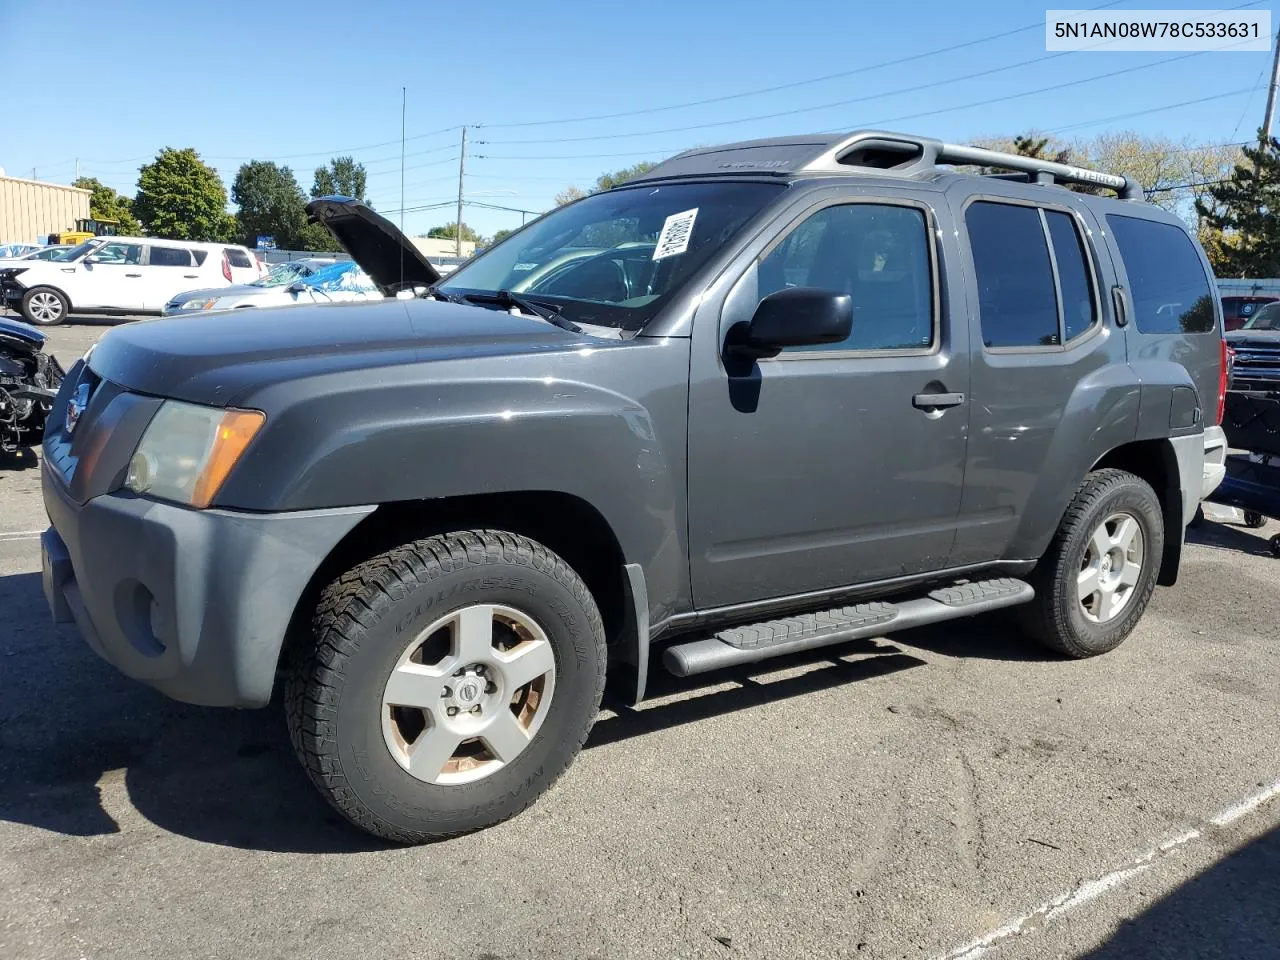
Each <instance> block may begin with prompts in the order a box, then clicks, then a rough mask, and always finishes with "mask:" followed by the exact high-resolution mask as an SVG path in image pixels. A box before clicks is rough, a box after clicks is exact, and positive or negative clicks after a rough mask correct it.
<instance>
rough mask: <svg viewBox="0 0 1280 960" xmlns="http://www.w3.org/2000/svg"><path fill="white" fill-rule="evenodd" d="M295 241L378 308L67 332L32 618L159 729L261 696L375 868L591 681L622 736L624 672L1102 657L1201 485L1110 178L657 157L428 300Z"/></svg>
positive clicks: (1152, 235) (393, 251)
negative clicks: (919, 648)
mask: <svg viewBox="0 0 1280 960" xmlns="http://www.w3.org/2000/svg"><path fill="white" fill-rule="evenodd" d="M969 166H972V167H974V168H978V169H995V170H999V171H1002V172H1000V173H996V174H994V175H979V174H976V173H966V172H961V171H960V170H957V169H956V168H957V167H960V168H964V167H969ZM1106 194H1116V195H1118V196H1108V195H1106ZM309 210H310V212H311V215H312V217H313V219H314V220H317V221H319V222H322V223H324V224H326V225H327V226H328V227H329V228H330V230H331V231H332V232H333V233H334V235H335V236H336V237H337V238H338V240H339V241H340V242H341V243H342V244H343V245H344V246H345V247H346V248H347V249H348V251H349V252H350V253H351V254H352V256H353V257H354V258H355V259H356V260H357V261H359V262H360V264H361V265H362V266H363V267H364V268H365V270H366V271H367V272H368V273H369V275H370V276H371V277H373V278H374V280H375V281H376V282H377V283H378V284H379V285H380V286H381V287H382V289H383V292H384V293H386V294H388V295H389V297H391V299H388V300H386V301H383V302H377V303H353V304H342V305H333V306H323V307H303V308H293V309H289V310H281V311H279V312H278V313H276V314H275V315H273V317H272V318H271V322H269V323H268V322H266V318H265V317H264V316H262V315H261V314H260V312H259V315H251V316H244V315H242V314H236V313H232V314H228V315H221V316H216V317H204V316H192V317H178V318H171V319H164V320H159V321H152V322H147V323H140V324H134V325H129V326H123V327H117V328H115V329H113V330H111V331H110V332H109V333H107V334H106V335H105V336H104V337H103V338H102V340H101V341H100V342H99V343H98V345H97V346H96V348H95V349H94V350H92V351H91V353H90V354H88V355H86V357H85V358H84V359H83V360H82V361H81V362H79V363H78V364H76V366H75V367H74V369H72V370H71V371H70V373H69V374H68V375H67V377H66V380H65V382H64V383H63V385H62V388H61V391H60V392H59V394H58V397H57V400H56V402H55V404H54V407H53V410H52V413H51V415H50V419H49V423H50V426H49V429H48V432H47V436H46V438H45V441H44V454H45V456H44V471H43V487H44V498H45V503H46V506H47V509H48V513H49V517H50V520H51V522H52V526H51V527H50V528H49V530H48V531H47V532H46V533H45V534H44V537H43V553H44V583H45V591H46V595H47V598H48V601H49V604H50V606H51V608H52V611H53V614H54V617H55V619H56V620H58V621H74V622H75V623H76V625H77V626H78V628H79V631H80V633H81V634H83V636H84V638H85V639H86V640H87V641H88V643H89V645H90V646H91V647H93V649H94V650H96V651H97V652H98V653H99V654H100V655H102V656H103V657H105V658H106V659H107V660H108V661H110V662H111V663H112V664H114V665H115V666H116V667H118V668H119V669H120V670H121V671H122V672H124V673H126V674H127V675H129V676H131V677H134V678H136V679H138V680H141V681H142V682H144V683H147V684H150V685H151V686H153V687H155V688H156V689H158V690H160V691H161V692H163V693H165V694H167V695H169V696H171V697H174V698H177V699H180V700H185V701H189V702H192V703H200V704H211V705H220V706H234V707H260V706H263V705H265V704H267V703H268V701H269V700H271V699H272V695H273V693H274V692H276V691H282V697H283V701H284V704H285V711H286V714H287V718H288V725H289V729H290V732H291V734H292V738H293V743H294V745H295V747H296V749H297V752H298V755H299V757H300V758H301V761H302V763H303V765H304V766H305V767H306V769H307V771H308V772H309V774H310V776H311V778H312V779H313V780H314V782H315V784H316V785H317V787H318V788H319V789H320V790H321V791H322V792H323V793H324V794H325V795H326V796H327V797H328V798H329V800H330V801H332V803H333V804H334V805H335V806H336V807H337V809H338V810H340V811H341V812H342V813H343V814H344V815H346V816H347V817H348V818H349V819H350V820H351V821H353V822H354V823H356V824H358V825H359V826H361V827H363V828H364V829H366V830H368V831H371V832H372V833H375V834H378V835H380V836H382V837H386V838H389V839H392V840H395V841H400V842H410V843H411V842H421V841H425V840H428V839H431V838H436V837H442V836H448V835H452V834H457V833H462V832H465V831H469V830H474V829H477V828H481V827H485V826H488V825H491V824H494V823H496V822H498V821H501V820H503V819H505V818H507V817H510V816H512V815H514V814H515V813H517V812H518V811H520V810H521V809H523V808H524V807H526V806H527V805H528V804H530V803H531V802H533V800H534V799H536V798H537V797H538V796H539V794H541V793H542V792H543V791H544V790H546V789H547V788H548V787H549V786H550V785H551V784H552V783H553V782H554V781H555V780H556V778H557V777H558V776H560V774H561V773H563V772H564V770H565V769H566V768H567V767H568V765H569V763H570V762H571V760H572V759H573V757H574V755H575V754H576V753H577V751H578V749H579V748H580V747H581V746H582V744H583V742H584V741H585V740H586V738H587V735H588V732H589V731H590V729H591V726H592V723H593V721H594V719H595V716H596V712H597V709H598V707H599V704H600V700H601V695H602V692H603V691H604V688H605V682H606V677H610V678H612V682H613V683H614V684H616V688H617V689H618V690H619V691H620V694H621V696H622V697H623V698H624V699H625V700H628V701H631V702H638V701H640V700H641V699H642V698H643V697H644V695H645V686H646V681H647V678H648V677H649V674H650V672H651V670H652V669H654V668H656V667H657V666H658V665H659V664H660V665H661V666H662V667H664V668H665V669H666V670H668V671H670V672H671V673H674V674H676V675H677V676H682V677H683V676H690V675H693V674H700V673H704V672H707V671H712V670H717V669H719V668H723V667H728V666H730V665H734V664H744V663H753V662H757V661H763V660H767V659H768V658H771V657H777V656H780V655H783V654H793V653H796V652H797V651H803V650H809V649H813V648H818V647H823V646H827V645H830V644H837V643H841V642H843V641H847V640H850V639H854V638H859V637H868V636H876V635H881V634H884V633H886V632H893V631H898V630H901V629H904V628H906V627H910V626H916V625H919V624H925V623H934V622H938V621H943V620H949V619H953V618H959V617H969V616H973V615H976V614H981V613H985V612H988V611H992V610H996V609H1000V608H1015V611H1014V612H1015V613H1016V614H1017V615H1018V616H1019V617H1020V619H1021V623H1022V625H1023V627H1024V628H1025V631H1026V633H1027V634H1028V636H1029V637H1031V638H1033V639H1035V640H1038V641H1040V642H1041V643H1044V644H1047V645H1048V646H1049V647H1051V648H1052V649H1053V650H1056V651H1059V652H1060V653H1061V654H1063V655H1065V656H1068V657H1089V656H1094V655H1097V654H1101V653H1105V652H1106V651H1109V650H1111V649H1113V648H1114V647H1116V646H1117V645H1118V644H1119V643H1120V642H1121V641H1122V640H1124V638H1125V637H1126V636H1127V635H1128V634H1129V633H1130V631H1131V630H1132V629H1133V627H1134V625H1135V624H1136V623H1137V621H1138V619H1139V618H1140V617H1141V616H1142V613H1143V611H1144V609H1145V608H1146V606H1147V602H1148V600H1149V599H1150V597H1151V594H1152V591H1153V590H1154V589H1155V587H1156V586H1157V584H1160V585H1171V584H1173V583H1174V581H1175V579H1176V577H1177V573H1178V565H1179V558H1180V556H1181V551H1182V545H1183V531H1184V528H1185V526H1186V525H1187V523H1188V522H1189V521H1190V520H1191V519H1192V517H1193V516H1194V514H1195V511H1196V507H1197V504H1198V502H1199V500H1200V499H1201V496H1202V494H1203V493H1204V492H1205V489H1204V488H1205V486H1207V485H1209V484H1211V483H1212V482H1213V481H1212V480H1206V479H1205V478H1206V477H1210V476H1211V473H1210V469H1209V466H1210V465H1208V464H1207V456H1206V451H1208V450H1213V451H1218V450H1220V449H1221V447H1222V435H1221V430H1220V429H1219V427H1218V426H1217V424H1218V423H1219V421H1220V419H1221V411H1222V401H1223V393H1224V390H1225V374H1226V370H1225V364H1224V356H1225V351H1224V349H1223V340H1222V318H1221V307H1220V305H1219V303H1218V299H1217V297H1215V296H1214V293H1213V287H1212V284H1211V275H1210V270H1209V266H1208V263H1207V262H1206V260H1205V257H1204V255H1203V253H1202V251H1201V250H1200V248H1199V247H1198V246H1197V244H1196V241H1195V240H1194V238H1193V237H1192V236H1191V235H1190V234H1189V233H1188V231H1187V229H1186V227H1185V226H1184V224H1183V223H1182V222H1181V221H1179V220H1178V219H1177V218H1176V217H1174V216H1172V215H1170V214H1168V213H1165V212H1163V211H1161V210H1159V209H1158V208H1156V207H1154V206H1150V205H1147V204H1145V203H1143V202H1142V191H1141V188H1140V186H1139V185H1138V184H1136V183H1134V182H1133V181H1132V180H1130V179H1127V178H1125V177H1121V176H1114V175H1110V174H1104V173H1098V172H1095V171H1090V170H1084V169H1080V168H1076V167H1069V166H1065V165H1062V164H1055V163H1051V162H1047V161H1043V160H1037V159H1031V158H1026V157H1015V156H1010V155H1005V154H998V153H992V152H990V151H985V150H979V149H975V148H970V147H963V146H955V145H950V144H944V143H941V142H939V141H936V140H931V139H927V138H921V137H914V136H907V135H902V134H893V133H884V132H861V133H855V134H852V135H846V136H839V137H833V136H829V135H817V136H810V137H788V138H783V139H776V140H762V141H754V142H750V143H739V144H731V145H729V146H724V147H715V148H707V149H697V150H692V151H689V152H686V153H683V154H680V155H678V156H676V157H674V158H672V159H671V160H668V161H666V162H665V163H662V164H660V165H659V166H657V167H656V168H654V169H653V170H651V171H649V172H648V173H646V174H644V175H643V177H641V178H639V179H637V180H634V181H631V182H630V183H627V184H625V185H624V186H621V187H619V188H617V189H613V190H610V191H607V192H603V193H597V194H594V195H592V196H589V197H587V198H585V199H583V200H580V201H578V202H576V203H573V204H570V205H568V206H564V207H560V208H558V209H556V210H555V211H553V212H551V213H549V214H547V215H545V216H543V217H542V218H540V219H538V220H536V221H534V222H533V223H531V224H529V225H528V226H527V227H525V228H523V229H522V230H520V231H518V232H517V233H515V234H513V235H512V236H511V237H509V238H508V239H506V240H504V241H503V242H502V243H500V244H498V245H496V246H495V247H493V248H492V249H490V250H488V251H486V252H485V253H483V254H482V255H480V256H478V257H476V258H474V259H472V260H471V261H469V262H467V263H466V264H464V265H463V266H461V267H460V268H459V269H458V270H457V271H456V272H454V273H452V274H451V275H450V276H449V277H448V278H447V280H442V279H441V278H440V276H439V274H438V273H437V272H436V271H435V269H434V268H433V267H432V266H431V265H430V264H429V263H428V262H427V261H426V260H425V259H423V258H422V257H421V256H420V255H419V254H418V253H417V251H416V249H415V248H414V247H413V245H412V244H411V243H409V242H408V241H406V240H405V239H404V237H402V236H401V235H400V234H399V232H398V231H397V230H396V229H395V227H394V226H393V225H391V224H390V223H389V222H388V221H386V220H385V219H383V218H382V217H380V216H378V215H377V214H375V213H373V212H372V211H371V210H369V209H368V208H367V207H365V206H363V205H362V204H359V203H357V202H355V201H352V200H347V199H344V198H336V197H331V198H322V199H320V200H317V201H315V202H313V203H312V204H311V206H310V208H309Z"/></svg>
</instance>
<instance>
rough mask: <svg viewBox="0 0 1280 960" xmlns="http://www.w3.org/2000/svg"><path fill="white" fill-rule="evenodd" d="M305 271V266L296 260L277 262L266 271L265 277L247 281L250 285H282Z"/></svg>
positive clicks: (290, 281)
mask: <svg viewBox="0 0 1280 960" xmlns="http://www.w3.org/2000/svg"><path fill="white" fill-rule="evenodd" d="M304 272H305V267H303V265H302V264H300V263H297V262H292V263H278V264H276V265H275V266H274V267H272V268H271V269H270V270H268V271H267V275H266V276H265V277H259V278H258V279H257V280H253V281H251V282H250V283H249V286H251V287H283V286H284V285H285V284H289V283H293V281H294V280H296V279H297V278H298V277H299V276H300V275H302V274H303V273H304Z"/></svg>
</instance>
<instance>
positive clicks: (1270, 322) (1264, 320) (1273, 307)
mask: <svg viewBox="0 0 1280 960" xmlns="http://www.w3.org/2000/svg"><path fill="white" fill-rule="evenodd" d="M1244 329H1245V330H1280V303H1268V304H1266V305H1265V306H1262V307H1259V308H1258V311H1257V312H1256V313H1255V314H1254V315H1253V316H1252V317H1250V318H1249V319H1248V320H1247V321H1246V322H1245V325H1244Z"/></svg>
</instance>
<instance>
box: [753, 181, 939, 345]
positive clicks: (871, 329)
mask: <svg viewBox="0 0 1280 960" xmlns="http://www.w3.org/2000/svg"><path fill="white" fill-rule="evenodd" d="M758 282H759V291H760V297H761V298H762V299H763V298H764V297H766V296H768V295H769V294H771V293H775V292H777V291H778V290H783V289H786V288H788V287H816V288H818V289H822V290H830V291H832V292H835V293H847V294H849V295H850V297H852V299H853V328H852V330H851V331H850V333H849V336H848V337H847V338H846V339H845V340H844V341H842V342H840V343H832V344H824V345H823V346H821V347H812V346H806V347H801V348H788V349H792V350H802V351H805V352H808V351H812V350H918V349H922V348H928V347H930V346H932V344H933V312H934V311H933V304H934V289H933V287H934V284H933V268H932V260H931V258H930V254H929V229H928V224H927V222H926V220H925V215H924V211H922V210H920V209H918V208H916V207H908V206H892V205H889V204H876V203H849V204H842V205H840V206H833V207H826V208H825V209H823V210H819V211H818V212H817V213H815V214H813V216H811V217H808V218H807V219H805V220H804V221H803V222H802V223H800V224H799V225H798V226H797V227H796V228H795V229H794V230H792V231H791V233H790V234H788V235H787V237H786V238H785V239H784V240H783V241H782V242H781V243H780V244H778V245H777V246H776V247H774V249H773V250H772V251H771V252H770V253H769V254H768V255H767V256H766V257H765V258H764V259H763V260H761V261H760V265H759V281H758Z"/></svg>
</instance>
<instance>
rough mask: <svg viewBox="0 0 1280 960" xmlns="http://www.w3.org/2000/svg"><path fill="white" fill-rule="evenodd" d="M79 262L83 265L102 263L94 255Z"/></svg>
mask: <svg viewBox="0 0 1280 960" xmlns="http://www.w3.org/2000/svg"><path fill="white" fill-rule="evenodd" d="M80 262H81V263H83V264H93V263H101V262H102V261H101V260H100V259H99V258H98V257H97V256H96V255H94V254H92V253H91V254H89V255H88V256H87V257H85V258H84V259H83V260H81V261H80Z"/></svg>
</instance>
